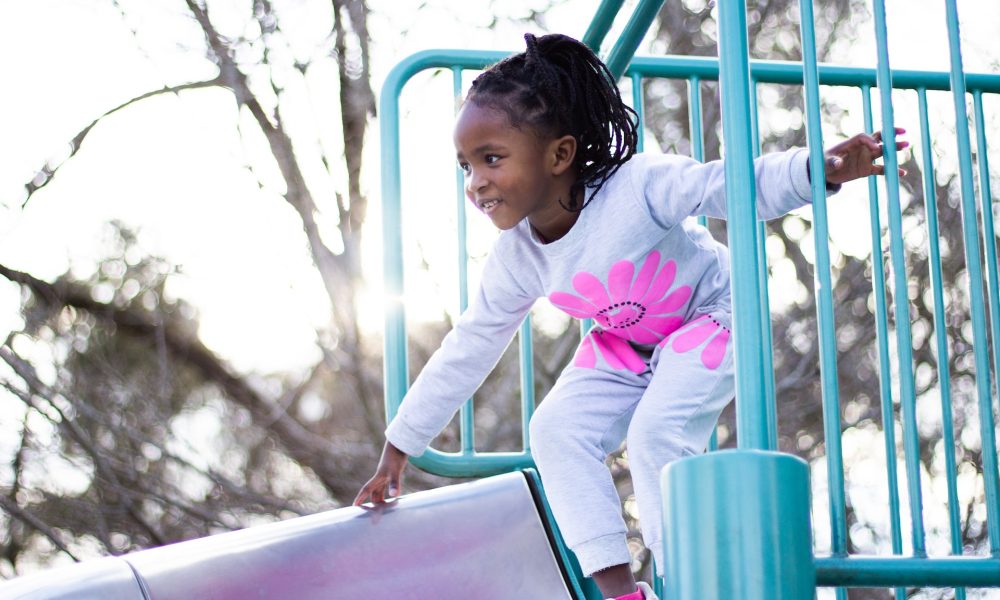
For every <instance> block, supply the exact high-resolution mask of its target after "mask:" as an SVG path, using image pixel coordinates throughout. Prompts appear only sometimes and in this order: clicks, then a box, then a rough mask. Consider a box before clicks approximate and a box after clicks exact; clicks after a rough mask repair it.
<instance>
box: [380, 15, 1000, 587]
mask: <svg viewBox="0 0 1000 600" xmlns="http://www.w3.org/2000/svg"><path fill="white" fill-rule="evenodd" d="M621 5H622V2H620V1H611V0H605V1H604V2H603V3H602V4H601V10H600V11H599V14H598V17H599V18H595V20H594V22H593V23H592V24H591V28H590V29H589V30H588V32H587V35H586V36H585V39H586V40H587V41H588V43H589V44H590V45H591V46H592V47H598V46H600V44H601V43H602V41H603V39H604V37H605V36H606V34H607V32H608V31H609V29H610V24H611V21H612V20H613V19H614V15H615V14H616V13H617V11H618V9H620V7H621ZM652 5H655V8H658V7H659V2H643V3H641V5H640V9H638V10H637V11H636V13H635V14H634V15H633V16H632V19H631V20H630V22H629V23H630V24H629V25H628V26H626V32H625V34H624V35H623V36H622V38H620V39H619V41H618V43H616V45H615V47H614V48H613V49H612V50H611V53H610V58H609V60H608V62H609V65H610V66H611V67H612V68H613V70H614V71H615V73H616V75H624V77H625V78H627V79H628V80H629V81H630V82H631V86H632V102H633V105H634V106H635V108H636V110H637V112H638V113H639V115H640V118H644V116H645V111H644V107H643V82H644V81H645V80H647V79H649V78H670V79H676V80H680V81H686V82H687V85H688V103H689V108H690V110H689V115H690V122H689V128H690V131H689V137H690V140H691V148H692V155H693V156H694V157H695V158H697V159H699V160H701V159H703V157H704V142H703V139H704V132H703V130H702V128H703V124H702V114H701V104H702V100H701V89H702V85H703V83H704V82H708V81H719V82H720V85H721V87H722V89H723V94H722V99H723V131H724V134H725V136H726V137H725V149H726V159H727V194H728V195H729V197H730V198H731V203H732V204H731V206H730V209H729V226H728V231H729V236H730V237H729V245H730V248H731V249H732V257H733V259H732V260H733V273H734V275H733V296H734V307H735V308H736V310H737V311H738V312H737V313H736V314H735V315H734V329H735V332H736V333H735V336H734V343H735V344H736V353H737V357H738V358H737V364H738V374H737V389H738V398H737V401H738V404H737V423H738V432H739V437H738V440H739V444H740V447H741V448H744V449H755V450H756V449H760V450H774V449H776V447H777V417H776V402H775V393H774V389H775V384H774V367H773V362H772V353H771V352H761V351H760V349H761V348H765V349H770V347H771V330H770V308H769V302H768V299H767V295H766V293H767V265H766V256H765V253H764V241H765V237H766V229H765V227H764V225H763V224H762V223H760V222H758V221H757V220H756V218H755V211H754V204H753V202H752V199H751V201H749V202H748V201H746V200H747V196H748V194H747V193H746V191H747V190H754V189H755V186H754V185H753V183H752V181H753V170H752V160H753V158H754V157H755V156H756V155H757V154H758V153H759V147H760V140H759V133H758V127H757V119H758V114H757V113H758V110H757V98H756V94H757V88H758V86H760V85H767V84H786V85H800V86H803V91H804V95H805V99H806V106H805V108H806V117H807V119H806V122H807V123H806V130H807V135H808V142H809V146H810V148H811V149H812V152H811V155H810V168H811V171H812V173H814V174H822V173H823V172H824V164H823V156H822V148H823V146H824V142H823V139H822V135H821V126H820V121H821V115H820V86H833V87H845V88H852V89H855V90H857V91H858V99H859V101H860V104H861V109H862V112H863V116H864V126H865V129H866V131H869V132H871V131H873V130H874V124H873V110H872V109H873V106H872V97H871V95H872V91H873V90H876V91H877V93H878V94H879V97H878V100H879V102H880V116H881V131H882V135H883V137H884V139H886V140H892V139H893V138H894V124H893V97H892V93H893V90H896V91H897V92H899V91H904V92H907V93H912V94H914V95H915V96H916V100H917V102H918V104H919V120H920V123H919V137H920V142H921V170H922V171H923V186H924V196H925V210H926V225H927V239H928V243H927V248H926V252H927V256H928V263H929V268H930V280H931V287H932V290H931V292H932V295H933V305H934V306H933V310H934V316H933V322H934V331H935V332H936V335H935V338H936V340H935V351H936V359H937V363H938V365H939V372H938V380H939V384H938V388H939V392H940V397H941V410H942V414H943V415H944V418H943V427H942V443H943V446H944V460H945V462H946V480H947V486H946V487H947V494H948V527H949V528H950V531H949V542H950V550H951V552H952V554H954V555H955V556H952V557H947V558H927V548H926V546H927V544H926V539H925V537H926V534H925V529H924V523H923V499H922V489H921V482H920V462H919V440H918V437H917V416H916V390H915V384H914V371H913V361H914V359H913V348H912V344H913V341H912V337H911V332H910V312H909V311H910V308H909V306H908V298H907V294H906V293H905V290H907V289H908V285H909V278H908V275H907V271H906V264H907V263H906V255H905V252H906V251H905V248H906V244H904V235H903V231H902V207H901V204H900V197H899V185H900V182H899V178H898V176H897V175H896V167H897V165H898V160H897V157H896V153H895V148H894V146H893V145H892V144H886V156H885V159H884V163H885V165H886V178H885V181H886V185H885V189H886V192H887V193H886V195H887V199H886V201H885V202H884V204H883V205H882V208H884V209H885V210H886V212H887V214H888V223H887V230H888V237H889V265H890V276H891V277H892V279H891V283H892V288H893V289H895V290H903V291H904V292H900V293H896V294H894V297H893V303H894V306H893V310H894V316H895V319H894V323H895V325H894V328H893V329H890V326H889V319H888V310H889V307H888V302H887V296H888V294H887V281H889V280H887V275H886V272H885V268H884V266H883V252H882V238H883V234H884V231H883V224H882V223H881V217H880V202H879V194H878V191H879V188H878V186H877V185H876V182H875V178H870V180H869V182H868V192H869V225H870V234H871V243H872V260H871V276H872V288H873V289H872V292H873V297H874V320H875V329H876V346H877V354H878V370H879V393H880V396H881V415H882V420H883V425H884V426H883V435H884V437H885V448H886V475H887V482H888V498H889V500H888V503H889V521H890V523H889V527H890V538H891V550H892V552H893V554H894V555H896V556H892V557H870V556H865V557H861V556H852V555H849V554H848V532H847V520H846V514H847V508H846V501H845V490H844V465H843V458H842V450H841V446H840V444H841V431H842V425H841V420H840V418H841V417H840V414H841V412H840V411H841V399H840V392H839V389H838V384H837V348H836V327H835V323H834V317H833V315H834V311H833V297H832V293H831V290H832V282H831V265H830V250H829V243H828V231H827V230H828V225H827V216H826V212H827V209H826V195H825V194H826V192H825V186H824V184H823V182H824V177H822V176H815V175H814V177H813V182H814V183H813V196H814V206H813V222H812V225H813V230H814V234H813V236H814V241H815V248H814V251H815V272H816V304H817V322H818V332H817V336H818V344H819V356H820V358H819V363H820V373H821V386H822V390H823V397H822V402H823V416H824V417H823V418H824V434H825V447H826V454H827V463H828V465H827V477H828V481H827V489H828V495H829V497H828V499H827V501H828V504H829V507H830V510H829V529H830V554H829V555H825V556H817V557H815V559H814V565H815V580H816V584H817V585H819V586H831V587H842V586H871V587H886V586H893V587H896V596H897V598H903V597H905V590H904V589H903V586H960V585H961V586H968V587H981V586H1000V515H998V490H1000V483H998V477H997V456H996V442H995V429H996V422H995V420H994V418H993V410H994V407H993V402H994V395H993V390H992V387H993V386H992V379H991V377H990V366H991V365H990V359H989V351H990V343H991V342H992V348H993V353H994V365H995V368H997V370H998V371H1000V351H998V344H1000V291H998V281H997V279H998V277H997V273H998V272H997V257H996V238H995V232H994V224H993V220H992V218H993V208H992V195H991V190H990V184H991V181H990V170H989V164H988V149H987V140H988V135H987V131H986V129H987V121H986V118H985V111H984V104H983V97H984V95H986V96H988V95H996V94H1000V75H997V74H975V73H964V71H963V69H962V64H961V52H960V48H959V46H958V39H959V38H958V24H957V23H958V22H957V13H956V12H955V6H954V2H953V1H949V2H948V4H947V9H948V12H947V15H948V28H949V37H950V40H951V60H952V63H951V64H952V67H951V70H950V72H927V71H913V70H892V69H891V68H890V65H889V59H888V52H887V25H886V17H885V10H884V6H883V3H882V2H875V5H874V9H875V10H874V16H875V26H876V32H875V33H876V40H877V46H878V54H879V63H878V67H877V68H875V69H864V68H854V67H843V66H833V65H819V64H817V63H816V47H815V40H814V32H813V27H812V6H811V3H810V2H808V1H803V2H801V5H800V7H801V14H802V31H801V35H802V48H803V58H804V60H803V62H802V63H791V62H781V61H757V60H750V59H749V58H748V55H747V50H746V46H747V41H746V22H745V9H744V6H743V3H742V2H741V0H724V1H723V2H720V6H719V20H720V39H722V40H723V43H722V48H721V49H720V60H715V59H711V58H696V57H634V58H632V56H631V54H632V53H633V52H634V49H635V47H636V46H637V45H638V43H639V40H641V37H642V34H643V33H644V31H645V29H646V28H648V26H649V22H650V20H651V19H652V18H653V17H654V16H655V10H654V9H653V8H651V7H652ZM602 11H603V12H602ZM741 15H742V18H741ZM624 38H627V39H624ZM504 56H505V53H500V52H483V51H465V50H429V51H426V52H421V53H418V54H415V55H413V56H411V57H409V58H407V59H405V60H404V61H402V62H401V63H400V64H399V65H397V66H396V68H395V69H393V71H392V72H391V73H390V74H389V76H388V77H387V79H386V82H385V85H384V87H383V91H382V97H381V105H380V108H381V151H382V168H383V176H382V193H383V219H384V225H383V236H384V247H385V258H384V260H385V283H386V293H387V295H388V298H389V300H390V301H389V303H388V307H387V310H386V328H385V331H386V333H385V340H386V341H385V399H386V414H387V418H389V419H391V418H392V417H393V416H394V415H395V413H396V411H397V409H398V407H399V404H400V402H401V401H402V398H403V396H404V395H405V392H406V389H407V387H408V381H409V372H408V366H407V334H406V325H405V307H404V306H403V302H402V297H403V289H404V287H403V252H404V250H403V243H402V233H401V232H402V227H401V225H402V215H401V209H400V206H401V197H402V193H401V190H402V186H401V183H400V157H399V151H398V148H399V120H400V115H399V100H398V99H399V96H400V93H401V91H402V90H403V88H404V86H405V85H406V83H407V82H408V81H409V80H410V79H411V78H412V77H414V76H415V75H416V74H417V73H420V72H422V71H425V70H444V71H450V72H451V74H452V77H453V86H452V90H453V93H454V95H455V96H456V97H458V96H460V95H461V94H462V91H463V89H464V88H463V85H462V74H463V73H464V72H465V71H475V70H479V69H482V68H484V67H485V66H487V65H489V64H491V63H493V62H495V61H497V60H499V59H501V58H503V57H504ZM629 58H631V61H630V60H629ZM626 65H628V66H627V68H626ZM935 91H951V93H952V94H953V97H954V105H955V109H956V118H955V123H956V127H955V133H956V135H957V138H958V148H957V155H958V157H959V172H960V177H961V211H962V222H963V245H964V251H965V262H966V270H967V271H968V293H969V302H970V312H971V326H972V331H973V336H974V340H973V341H974V356H975V373H976V377H977V383H978V385H977V392H976V393H977V404H978V410H979V421H980V436H981V440H982V441H981V443H982V456H983V459H982V465H981V468H982V473H983V484H984V486H985V488H986V492H985V505H986V513H987V528H988V539H989V543H990V553H991V555H990V556H989V557H971V556H969V557H963V556H961V554H962V551H963V549H962V537H961V530H960V520H961V519H960V516H959V512H958V493H957V486H956V479H957V473H956V457H955V431H954V427H953V424H952V421H951V419H950V418H949V416H950V415H951V414H952V397H951V390H950V382H951V380H950V375H949V371H948V364H949V361H948V345H947V336H946V335H944V334H943V332H944V331H945V328H946V321H945V305H944V302H945V300H944V294H943V289H944V274H943V273H942V268H941V250H940V244H939V239H940V232H939V227H938V212H939V210H950V209H949V208H948V207H947V206H943V205H939V204H938V202H937V199H936V189H935V188H936V185H935V172H934V165H933V160H932V156H933V154H932V146H931V139H932V136H931V130H930V122H929V117H928V112H929V109H928V101H927V96H928V93H929V92H935ZM970 95H971V100H972V112H973V114H972V120H973V122H974V127H975V131H976V148H977V152H976V164H977V166H978V176H979V201H980V206H979V208H978V211H979V213H980V214H981V215H982V217H983V228H982V235H983V238H982V239H983V241H984V242H983V246H984V250H983V251H980V247H979V245H980V238H979V235H980V233H979V232H980V229H979V226H978V223H977V206H976V195H975V186H974V179H973V161H972V156H973V154H972V149H971V139H970V136H969V130H968V123H969V115H968V113H967V108H966V103H967V101H968V100H969V98H970ZM641 130H642V128H641V127H640V131H641ZM640 143H641V144H642V143H645V140H644V139H643V138H640ZM456 177H457V179H456V187H457V189H458V192H457V209H456V210H457V213H456V214H457V222H458V229H457V232H456V238H457V253H456V254H457V256H458V261H459V270H458V272H459V286H458V288H459V293H460V298H459V304H460V307H461V308H462V309H464V308H465V306H466V305H467V302H468V296H467V288H468V276H467V270H466V269H467V266H466V265H467V263H468V256H467V252H466V235H467V234H466V231H465V225H464V223H465V219H466V215H465V199H464V194H463V193H462V181H461V176H460V175H458V176H456ZM732 198H740V201H739V202H735V203H734V202H733V201H732ZM984 262H985V265H984ZM984 266H985V269H984V268H983V267H984ZM984 279H985V281H986V292H985V293H984V291H983V285H982V281H983V280H984ZM987 301H988V302H987ZM987 310H989V326H990V328H989V329H988V328H987V312H986V311H987ZM531 335H532V324H531V321H530V319H528V320H526V321H525V323H524V324H523V325H522V327H521V329H520V330H519V333H518V344H519V348H520V361H521V381H520V383H521V389H522V398H521V412H522V417H523V419H522V420H523V426H522V436H523V449H522V450H521V451H520V452H499V453H497V452H477V451H476V449H475V440H474V437H473V430H474V427H473V409H474V407H473V402H472V400H471V399H470V400H469V401H468V402H467V403H466V404H465V406H464V407H463V408H462V412H461V415H460V418H459V422H460V430H461V442H460V444H461V450H460V451H458V452H441V451H438V450H435V449H430V450H428V452H427V453H426V454H425V455H424V456H423V457H420V458H419V459H414V461H413V462H414V463H415V464H416V465H417V466H419V467H420V468H422V469H425V470H428V471H430V472H434V473H438V474H441V475H447V476H482V475H488V474H494V473H500V472H505V471H510V470H514V469H520V468H525V467H529V466H531V465H532V461H531V455H530V439H529V436H528V427H527V423H528V420H529V418H530V415H531V413H532V412H533V410H534V406H535V398H534V388H535V383H534V376H533V369H532V364H533V357H532V342H531ZM892 339H895V342H896V343H895V349H894V351H893V349H892V348H890V343H891V342H890V340H892ZM928 339H929V338H928ZM893 360H895V361H896V369H895V370H894V369H893V367H892V364H891V363H892V361H893ZM894 372H895V373H898V390H896V391H895V395H894V391H893V387H892V380H893V377H892V374H893V373H894ZM894 402H898V403H899V404H900V412H901V417H900V424H901V426H902V432H903V444H902V447H903V452H902V454H903V460H904V469H905V472H906V475H907V477H906V479H907V486H908V487H907V493H906V497H907V499H908V502H909V504H908V509H909V510H908V512H909V515H910V524H909V530H910V532H911V539H910V556H902V554H903V552H904V550H903V538H902V526H901V519H902V517H901V507H900V500H899V495H900V494H899V490H898V486H897V483H896V482H897V475H898V470H897V449H896V440H895V432H894V424H895V422H896V419H895V414H894V412H895V411H894ZM713 445H714V442H713ZM956 596H957V597H958V598H964V591H963V590H962V589H961V588H959V589H958V590H957V591H956ZM838 597H846V596H845V595H844V593H843V591H842V590H838Z"/></svg>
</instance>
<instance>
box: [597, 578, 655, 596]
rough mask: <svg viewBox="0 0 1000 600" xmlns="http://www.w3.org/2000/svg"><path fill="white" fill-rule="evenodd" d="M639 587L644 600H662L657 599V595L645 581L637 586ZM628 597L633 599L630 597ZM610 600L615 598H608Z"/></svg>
mask: <svg viewBox="0 0 1000 600" xmlns="http://www.w3.org/2000/svg"><path fill="white" fill-rule="evenodd" d="M636 585H637V586H639V591H640V592H642V597H643V599H644V600H660V599H659V598H657V596H656V594H654V593H653V589H652V588H650V587H649V584H648V583H646V582H645V581H640V582H638V583H637V584H636ZM628 597H631V595H629V596H628ZM608 600H615V598H608Z"/></svg>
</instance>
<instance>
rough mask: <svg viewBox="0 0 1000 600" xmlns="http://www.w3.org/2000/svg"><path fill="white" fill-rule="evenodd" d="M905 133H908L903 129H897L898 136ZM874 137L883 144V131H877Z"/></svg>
mask: <svg viewBox="0 0 1000 600" xmlns="http://www.w3.org/2000/svg"><path fill="white" fill-rule="evenodd" d="M904 133H906V130H905V129H903V128H902V127H896V135H902V134H904ZM872 137H873V138H875V141H876V142H881V141H882V131H881V130H879V131H876V132H875V133H873V134H872Z"/></svg>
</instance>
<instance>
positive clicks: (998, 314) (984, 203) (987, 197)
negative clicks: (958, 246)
mask: <svg viewBox="0 0 1000 600" xmlns="http://www.w3.org/2000/svg"><path fill="white" fill-rule="evenodd" d="M972 104H973V112H974V113H975V121H976V162H977V163H978V164H979V202H980V204H979V211H980V214H981V215H982V216H983V248H985V249H986V290H987V292H988V295H989V299H990V326H991V334H992V335H991V336H990V337H991V339H992V341H993V360H994V363H993V364H994V369H995V370H994V371H993V372H994V373H996V374H997V375H998V376H1000V289H998V288H997V276H998V275H1000V272H998V271H997V242H996V239H997V238H996V234H995V233H994V228H993V192H992V190H990V159H989V148H988V147H987V145H986V123H985V119H984V118H983V93H982V92H981V91H979V90H973V91H972Z"/></svg>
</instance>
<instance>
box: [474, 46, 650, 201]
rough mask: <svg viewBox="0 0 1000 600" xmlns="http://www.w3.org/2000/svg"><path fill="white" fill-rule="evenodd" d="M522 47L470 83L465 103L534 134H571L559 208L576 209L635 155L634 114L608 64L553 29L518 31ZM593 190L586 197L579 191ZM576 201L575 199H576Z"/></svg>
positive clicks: (588, 199) (635, 128) (584, 193)
mask: <svg viewBox="0 0 1000 600" xmlns="http://www.w3.org/2000/svg"><path fill="white" fill-rule="evenodd" d="M524 40H525V42H526V43H527V49H526V50H525V51H524V52H521V53H519V54H515V55H513V56H509V57H507V58H505V59H504V60H502V61H500V62H498V63H496V64H495V65H493V66H491V67H490V68H489V69H487V70H486V71H484V72H483V73H482V74H481V75H479V76H478V77H476V79H475V80H474V81H473V82H472V89H471V90H470V91H469V95H468V97H467V98H466V101H468V102H473V103H475V104H476V105H477V106H482V107H489V108H492V109H496V110H500V111H502V112H504V113H506V115H507V118H508V119H509V120H510V123H511V125H513V126H514V127H517V128H522V127H524V126H529V127H532V128H533V129H535V130H536V131H537V132H538V134H539V135H543V136H547V137H550V138H555V137H559V136H563V135H572V136H573V137H574V138H575V139H576V143H577V151H576V157H575V159H574V163H573V167H574V169H575V170H576V173H577V179H576V181H575V182H574V183H573V185H572V187H571V189H570V197H569V201H568V204H565V203H563V201H562V199H561V198H560V199H559V203H560V204H561V205H562V206H563V208H565V209H566V210H569V211H573V212H578V211H580V210H583V208H584V207H585V206H587V204H589V203H590V201H591V200H593V198H594V196H595V195H596V194H597V192H598V191H599V190H600V189H601V186H603V185H604V183H605V182H607V180H608V179H610V178H611V176H612V175H614V174H615V172H616V171H617V170H618V168H619V167H621V166H622V165H623V164H625V162H626V161H628V160H629V159H630V158H632V155H633V154H634V153H635V146H636V142H637V139H638V132H637V126H636V122H637V121H638V117H637V115H636V112H635V111H634V110H632V109H631V108H630V107H628V106H626V105H625V103H624V102H623V101H622V97H621V93H620V92H619V91H618V86H617V85H615V83H614V77H613V76H612V75H611V72H610V71H609V70H608V67H607V66H606V65H605V64H604V63H603V62H601V60H600V59H599V58H598V57H597V56H596V55H595V54H594V53H593V52H592V51H591V50H590V48H588V47H587V46H585V45H584V44H582V43H581V42H578V41H577V40H574V39H573V38H571V37H568V36H565V35H560V34H549V35H543V36H542V37H538V38H536V37H535V36H534V35H532V34H530V33H527V34H525V36H524ZM588 188H589V189H591V190H593V191H592V192H591V194H590V198H587V197H586V190H587V189H588ZM581 200H582V202H581Z"/></svg>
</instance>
